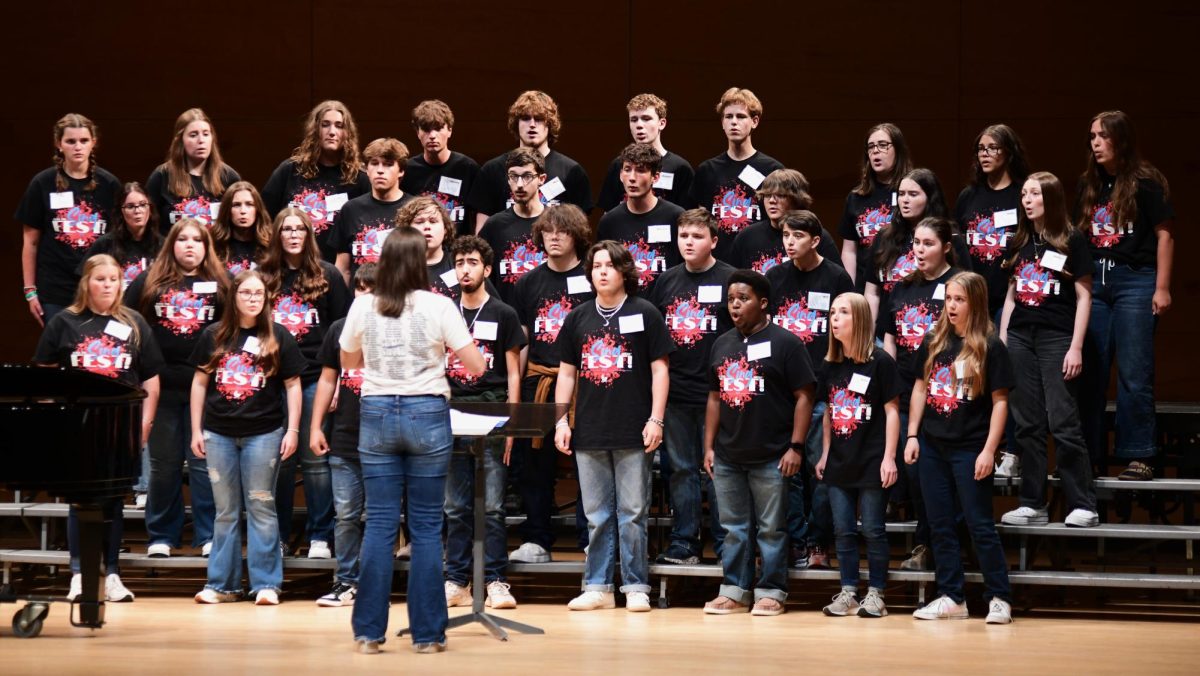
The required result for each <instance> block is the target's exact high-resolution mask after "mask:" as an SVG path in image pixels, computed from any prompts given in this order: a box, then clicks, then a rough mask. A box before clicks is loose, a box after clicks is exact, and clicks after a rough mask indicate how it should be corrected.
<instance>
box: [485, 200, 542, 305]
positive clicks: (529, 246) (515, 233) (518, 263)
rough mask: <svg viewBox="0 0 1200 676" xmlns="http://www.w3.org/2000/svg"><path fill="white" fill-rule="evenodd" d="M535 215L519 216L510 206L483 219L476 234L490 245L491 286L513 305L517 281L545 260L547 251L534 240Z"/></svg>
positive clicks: (505, 300) (506, 301)
mask: <svg viewBox="0 0 1200 676" xmlns="http://www.w3.org/2000/svg"><path fill="white" fill-rule="evenodd" d="M536 220H537V218H536V217H535V218H524V217H522V216H518V215H517V212H515V211H513V210H512V208H508V209H505V210H504V211H501V212H500V213H498V214H492V215H491V216H490V217H488V219H487V221H486V222H484V224H483V228H482V229H480V231H479V236H480V237H481V238H483V240H484V241H486V242H487V243H488V244H489V245H491V247H492V257H493V262H492V276H491V278H490V281H491V282H492V286H494V287H496V288H497V289H498V290H499V291H500V298H501V299H503V300H504V302H505V303H508V304H509V305H514V304H515V302H516V301H515V300H514V298H513V294H514V293H515V292H516V288H517V282H518V281H520V279H521V277H524V276H525V275H526V274H528V273H529V272H530V271H532V270H533V269H534V268H536V267H538V266H539V265H541V264H542V261H544V260H545V259H546V253H545V252H544V251H542V250H541V249H540V248H538V247H537V245H535V244H534V243H533V222H534V221H536Z"/></svg>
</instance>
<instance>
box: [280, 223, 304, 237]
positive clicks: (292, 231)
mask: <svg viewBox="0 0 1200 676" xmlns="http://www.w3.org/2000/svg"><path fill="white" fill-rule="evenodd" d="M307 232H308V228H305V227H303V226H301V227H298V228H297V227H294V226H291V225H288V226H284V227H282V228H280V229H279V234H281V235H303V234H305V233H307Z"/></svg>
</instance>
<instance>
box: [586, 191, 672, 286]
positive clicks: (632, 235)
mask: <svg viewBox="0 0 1200 676" xmlns="http://www.w3.org/2000/svg"><path fill="white" fill-rule="evenodd" d="M682 213H683V209H681V208H680V207H679V206H677V205H675V204H672V203H670V202H668V201H666V200H663V199H660V200H658V203H657V204H655V205H654V208H653V209H651V210H650V211H647V212H646V213H644V214H635V213H633V212H632V211H630V210H629V205H628V204H627V203H626V204H619V205H617V206H616V207H614V208H613V210H612V211H609V212H608V213H606V214H604V216H603V217H601V218H600V223H599V224H598V225H597V226H596V241H602V240H606V239H611V240H613V241H616V242H619V243H620V244H621V246H623V247H625V249H626V250H628V251H629V255H630V256H632V257H633V264H634V265H635V266H637V271H638V288H640V289H647V288H649V287H650V286H651V285H652V284H654V280H655V279H656V278H657V277H658V276H659V275H661V274H662V273H664V272H666V271H667V268H669V267H671V266H673V265H678V264H679V263H681V262H682V261H683V259H682V258H680V255H679V246H678V245H677V244H676V239H675V236H676V233H675V223H676V221H678V220H679V214H682Z"/></svg>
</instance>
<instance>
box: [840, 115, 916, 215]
mask: <svg viewBox="0 0 1200 676" xmlns="http://www.w3.org/2000/svg"><path fill="white" fill-rule="evenodd" d="M877 131H882V132H886V133H887V135H888V138H889V139H890V140H891V142H892V149H893V150H895V151H896V164H895V165H894V166H893V167H892V180H891V181H888V187H890V188H891V189H892V190H895V189H896V186H898V185H900V179H902V178H904V177H905V176H907V175H908V172H910V171H912V170H913V162H912V158H911V157H909V154H908V142H907V141H905V140H904V132H902V131H900V127H897V126H896V125H894V124H892V123H891V122H884V123H882V124H877V125H875V126H874V127H871V128H870V129H868V130H867V136H866V138H864V139H863V151H862V152H863V154H862V169H861V170H860V171H859V177H858V185H857V186H855V188H854V194H856V195H861V196H863V197H866V196H867V195H870V194H871V191H872V190H874V189H875V181H876V180H877V177H876V176H875V170H874V169H872V168H871V153H869V152H867V141H868V140H869V139H870V138H871V134H874V133H875V132H877Z"/></svg>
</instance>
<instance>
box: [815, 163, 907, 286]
mask: <svg viewBox="0 0 1200 676" xmlns="http://www.w3.org/2000/svg"><path fill="white" fill-rule="evenodd" d="M896 211H897V207H896V191H895V190H893V189H892V187H891V186H889V185H883V184H881V183H872V188H871V192H870V193H868V194H866V195H859V194H858V193H856V192H853V191H851V192H850V194H849V195H846V206H845V207H844V208H843V209H842V220H841V221H839V222H838V234H840V235H841V236H842V241H850V242H854V243H855V244H856V245H857V247H858V254H857V256H856V260H855V267H856V268H857V270H855V272H854V290H855V291H857V292H859V293H862V292H863V288H864V285H865V284H866V282H867V281H868V278H870V279H872V280H873V279H874V275H873V274H872V273H871V269H872V268H873V267H874V264H873V263H872V262H871V260H870V259H869V258H868V257H867V251H868V250H869V249H870V248H871V245H872V244H873V243H874V242H875V237H876V236H877V235H879V233H880V232H881V231H882V230H883V229H884V228H886V227H887V226H888V225H890V224H891V222H892V217H893V216H895V214H896ZM822 255H824V254H822Z"/></svg>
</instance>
